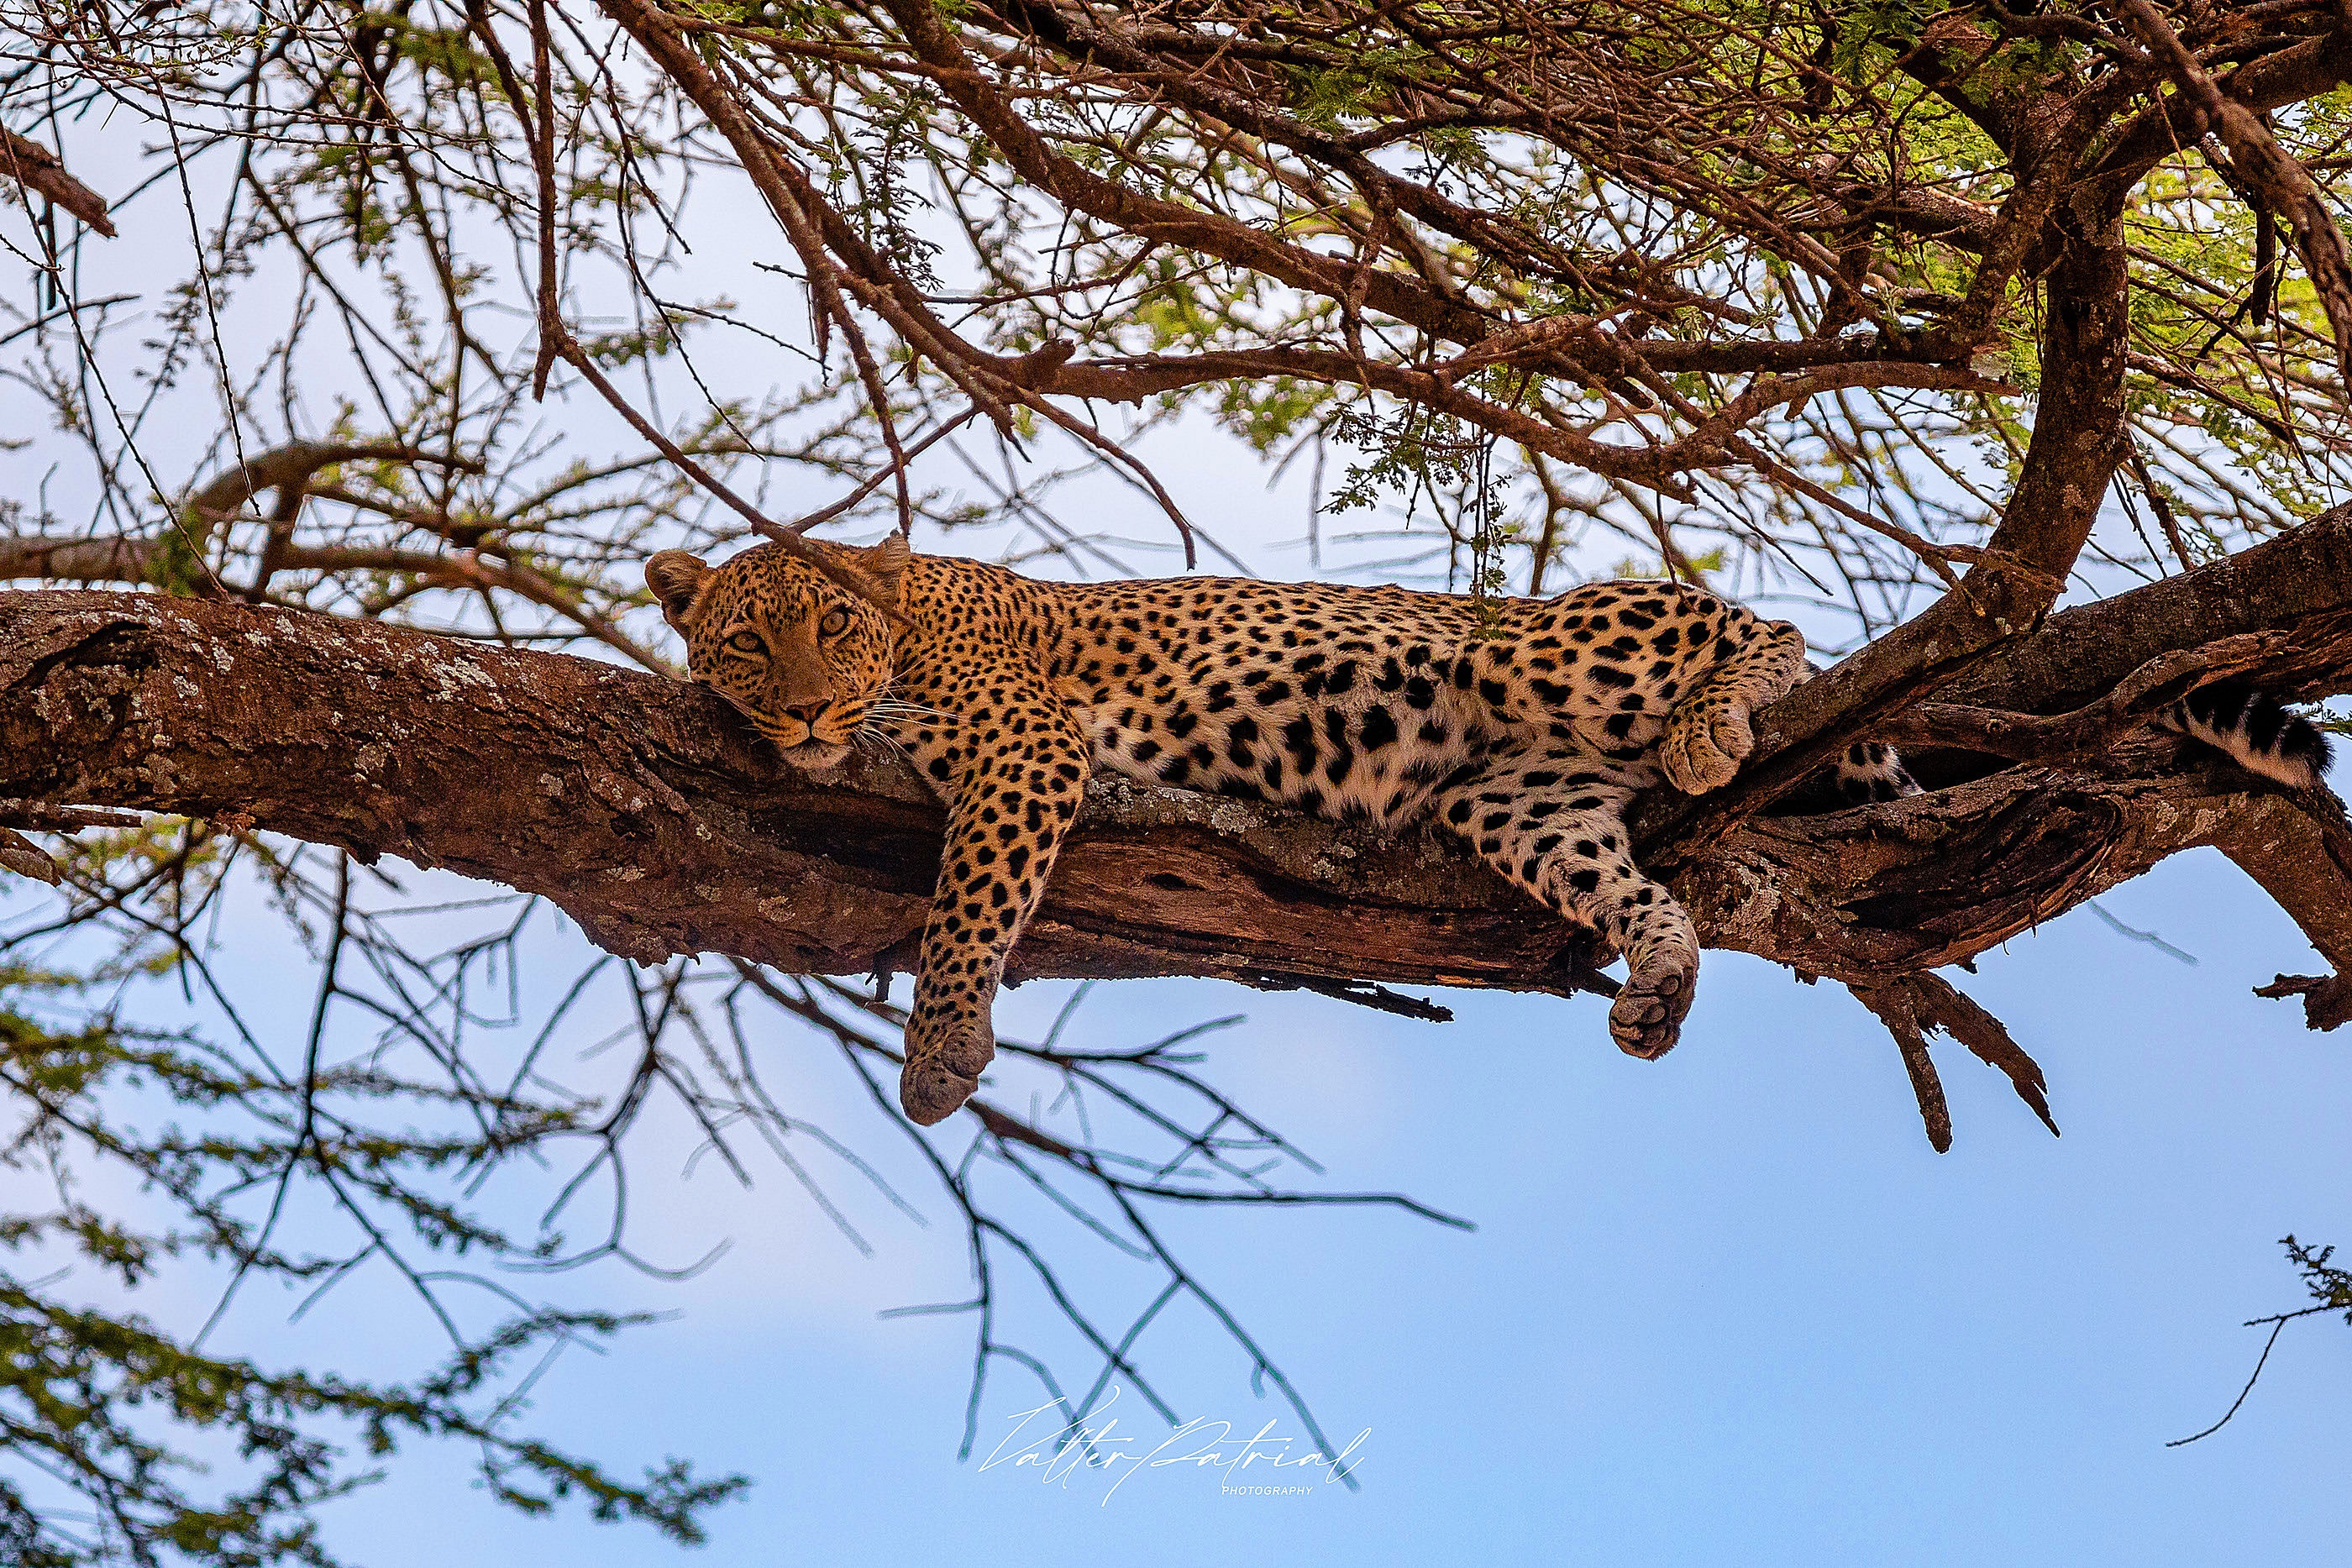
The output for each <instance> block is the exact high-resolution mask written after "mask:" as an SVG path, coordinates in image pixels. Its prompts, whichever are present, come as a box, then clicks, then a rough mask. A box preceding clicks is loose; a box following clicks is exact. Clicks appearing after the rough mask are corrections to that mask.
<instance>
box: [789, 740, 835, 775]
mask: <svg viewBox="0 0 2352 1568" xmlns="http://www.w3.org/2000/svg"><path fill="white" fill-rule="evenodd" d="M777 749H778V752H779V754H780V755H782V758H783V759H784V760H785V761H787V762H789V763H791V764H792V765H793V767H795V768H799V769H800V770H801V771H802V772H803V773H830V772H832V771H833V770H834V769H835V768H838V767H840V766H841V765H842V764H843V763H844V762H846V761H847V760H848V759H849V747H846V746H840V745H836V744H835V742H833V741H830V740H804V741H803V742H801V743H800V744H799V745H798V746H785V747H778V748H777Z"/></svg>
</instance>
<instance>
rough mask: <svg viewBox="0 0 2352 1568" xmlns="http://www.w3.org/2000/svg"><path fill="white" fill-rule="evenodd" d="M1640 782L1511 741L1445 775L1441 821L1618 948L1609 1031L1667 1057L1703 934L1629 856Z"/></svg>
mask: <svg viewBox="0 0 2352 1568" xmlns="http://www.w3.org/2000/svg"><path fill="white" fill-rule="evenodd" d="M1645 782H1647V774H1646V769H1643V770H1630V771H1629V770H1627V769H1624V768H1620V767H1618V766H1617V765H1615V764H1612V763H1610V762H1608V761H1605V760H1603V759H1602V758H1597V757H1595V756H1593V755H1592V754H1591V753H1590V752H1586V751H1582V750H1580V749H1577V748H1575V747H1562V746H1557V745H1553V746H1545V745H1538V746H1531V747H1511V748H1507V749H1506V750H1503V751H1500V752H1497V753H1496V754H1495V755H1493V756H1491V757H1489V758H1487V759H1486V762H1485V763H1484V764H1483V765H1482V766H1481V767H1480V768H1479V769H1478V771H1477V772H1475V774H1472V775H1470V776H1469V777H1466V778H1460V779H1454V780H1452V781H1449V782H1448V783H1447V785H1446V786H1445V787H1444V789H1441V790H1440V791H1439V792H1438V794H1437V796H1436V799H1435V802H1434V804H1435V807H1436V810H1437V820H1438V821H1440V822H1442V823H1443V824H1444V826H1445V827H1446V829H1447V830H1448V831H1451V832H1454V833H1455V834H1458V835H1460V836H1461V837H1462V838H1464V839H1466V840H1468V841H1470V843H1471V845H1472V846H1473V847H1474V848H1475V849H1476V850H1477V852H1478V854H1479V857H1480V858H1481V859H1483V860H1485V861H1486V863H1487V864H1489V865H1491V866H1493V867H1494V868H1495V869H1496V871H1498V872H1500V873H1503V875H1505V876H1507V877H1508V878H1509V879H1510V880H1511V881H1512V882H1514V883H1517V884H1518V885H1519V886H1520V887H1521V888H1523V889H1525V890H1526V891H1527V892H1528V893H1529V894H1533V895H1534V896H1535V897H1536V898H1537V899H1538V900H1539V901H1540V902H1542V903H1544V904H1549V905H1550V906H1551V907H1552V908H1553V909H1555V910H1557V911H1559V913H1560V915H1563V916H1565V917H1566V918H1567V919H1568V920H1570V921H1571V922H1573V923H1574V924H1576V925H1587V926H1591V928H1593V929H1594V930H1595V931H1597V932H1599V934H1600V936H1601V939H1602V940H1603V941H1605V942H1607V943H1608V944H1609V946H1612V947H1613V948H1615V949H1616V950H1617V951H1618V952H1619V953H1622V955H1624V957H1625V966H1626V971H1627V972H1626V977H1625V985H1624V988H1623V989H1622V990H1620V991H1619V992H1618V994H1617V999H1616V1001H1615V1002H1614V1003H1613V1004H1612V1005H1611V1007H1610V1009H1609V1033H1610V1035H1611V1037H1612V1039H1614V1040H1616V1041H1617V1045H1618V1048H1619V1049H1620V1050H1622V1051H1624V1052H1626V1053H1627V1054H1628V1055H1631V1056H1639V1057H1643V1058H1650V1057H1658V1056H1663V1055H1664V1054H1665V1053H1666V1051H1668V1050H1670V1049H1671V1048H1672V1047H1673V1045H1674V1043H1675V1039H1676V1038H1677V1037H1678V1036H1679V1035H1680V1033H1681V1031H1682V1022H1683V1018H1684V1015H1685V1014H1686V1013H1688V1012H1689V1011H1690V1005H1691V997H1692V995H1693V993H1694V991H1695V989H1696V986H1697V983H1698V936H1697V933H1696V931H1694V930H1693V929H1692V926H1691V921H1690V916H1689V915H1687V914H1685V912H1684V910H1683V907H1682V905H1681V904H1677V903H1675V896H1674V894H1671V893H1668V892H1667V891H1666V890H1665V889H1664V887H1661V886H1660V885H1659V884H1658V883H1654V882H1652V881H1651V880H1650V879H1649V878H1648V877H1646V876H1643V874H1642V872H1641V869H1640V868H1639V867H1638V866H1636V865H1635V864H1634V863H1633V838H1632V835H1631V834H1630V833H1628V832H1627V831H1626V830H1625V806H1626V803H1627V802H1628V801H1630V800H1632V799H1633V794H1634V791H1635V789H1637V788H1638V787H1639V786H1640V785H1642V784H1643V783H1645Z"/></svg>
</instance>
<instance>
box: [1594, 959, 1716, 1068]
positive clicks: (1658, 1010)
mask: <svg viewBox="0 0 2352 1568" xmlns="http://www.w3.org/2000/svg"><path fill="white" fill-rule="evenodd" d="M1697 988H1698V963H1697V961H1696V959H1687V958H1678V957H1664V958H1661V959H1659V960H1657V961H1655V962H1653V963H1652V964H1650V965H1649V966H1647V967H1643V968H1638V969H1635V970H1634V971H1633V974H1632V975H1631V976H1630V977H1627V979H1626V981H1625V986H1624V988H1623V989H1622V990H1621V991H1619V992H1618V993H1617V999H1616V1001H1615V1002H1613V1003H1612V1004H1611V1006H1610V1009H1609V1035H1610V1038H1611V1039H1612V1040H1615V1041H1616V1042H1617V1049H1618V1050H1620V1051H1623V1052H1624V1053H1625V1054H1626V1055H1628V1056H1638V1057H1640V1058H1641V1059H1642V1060H1643V1061H1656V1060H1657V1059H1658V1058H1659V1057H1661V1056H1664V1055H1665V1053H1666V1052H1668V1051H1672V1050H1673V1049H1674V1048H1675V1040H1677V1039H1679V1038H1681V1035H1682V1029H1683V1019H1684V1018H1685V1017H1686V1016H1687V1015H1688V1014H1689V1012H1690V1007H1691V998H1692V997H1693V995H1695V994H1696V991H1697Z"/></svg>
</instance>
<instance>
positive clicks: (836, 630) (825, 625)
mask: <svg viewBox="0 0 2352 1568" xmlns="http://www.w3.org/2000/svg"><path fill="white" fill-rule="evenodd" d="M816 629H817V631H818V632H822V633H823V634H824V635H825V636H827V637H838V636H840V635H841V634H842V633H843V632H846V631H848V630H849V612H848V611H846V610H835V611H833V612H829V613H828V614H827V615H826V616H825V618H824V620H822V621H820V622H817V623H816Z"/></svg>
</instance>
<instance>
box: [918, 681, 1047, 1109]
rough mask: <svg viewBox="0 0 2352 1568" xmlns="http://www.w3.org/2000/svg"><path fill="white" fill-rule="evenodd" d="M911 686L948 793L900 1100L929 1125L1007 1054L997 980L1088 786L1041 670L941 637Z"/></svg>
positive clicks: (929, 751) (922, 764)
mask: <svg viewBox="0 0 2352 1568" xmlns="http://www.w3.org/2000/svg"><path fill="white" fill-rule="evenodd" d="M925 664H926V665H927V667H929V668H930V669H934V670H943V671H945V672H946V674H944V675H943V676H941V677H939V678H934V679H931V680H928V681H924V682H922V683H920V684H919V685H918V686H917V688H916V690H915V691H914V693H913V694H912V695H918V696H919V698H920V699H921V700H922V701H923V702H925V703H927V704H929V706H932V707H934V708H936V709H938V710H940V717H941V720H942V722H940V723H937V724H931V723H928V722H927V723H926V724H925V725H924V727H923V728H922V730H921V732H920V733H919V734H917V735H914V736H912V737H908V747H907V748H908V754H909V756H910V757H911V758H913V760H914V762H915V763H916V765H917V767H918V768H921V769H922V770H923V772H924V774H925V776H926V777H927V778H929V779H930V781H931V783H932V784H933V786H934V787H935V788H937V789H938V790H939V792H940V794H941V795H942V796H943V797H945V798H946V800H947V801H948V830H947V843H946V847H945V848H944V850H943V851H942V852H941V853H940V879H939V885H938V888H937V890H936V891H935V892H934V894H932V898H931V913H930V918H929V921H928V922H927V923H926V924H925V925H924V927H923V947H922V957H921V963H920V968H919V972H918V974H917V975H916V977H915V1006H914V1012H913V1014H912V1015H911V1016H910V1017H909V1018H908V1020H907V1032H906V1039H907V1064H906V1067H905V1069H904V1071H901V1072H900V1074H899V1078H898V1101H899V1103H900V1104H901V1105H903V1106H905V1107H906V1112H907V1114H908V1116H909V1117H911V1118H912V1119H913V1120H915V1121H916V1122H919V1123H920V1124H923V1125H925V1126H929V1125H930V1124H932V1123H934V1122H938V1121H940V1120H941V1119H943V1118H944V1117H946V1116H947V1115H948V1114H949V1113H950V1112H952V1111H954V1110H955V1109H956V1107H958V1106H959V1105H961V1104H962V1103H964V1101H965V1100H966V1099H968V1098H970V1097H971V1092H972V1091H973V1090H974V1089H976V1088H978V1087H979V1086H980V1074H981V1072H982V1071H983V1070H984V1069H985V1068H986V1067H987V1066H988V1064H989V1062H990V1061H992V1059H993V1058H994V1057H995V1055H996V1027H995V1022H994V1019H993V1016H992V1015H993V1010H994V1003H995V1000H996V989H997V985H998V982H999V981H1000V980H1001V979H1002V978H1003V974H1004V961H1005V957H1006V956H1007V955H1008V954H1009V953H1010V952H1011V951H1012V949H1013V942H1014V941H1015V940H1017V939H1018V938H1019V936H1020V935H1021V931H1022V927H1024V925H1027V924H1028V921H1029V916H1030V915H1032V914H1034V912H1035V910H1036V908H1037V904H1038V900H1039V899H1040V898H1041V897H1042V896H1043V895H1044V894H1045V879H1046V877H1047V876H1048V875H1049V874H1050V873H1052V871H1053V869H1054V859H1055V855H1056V854H1058V853H1059V852H1060V851H1061V847H1062V840H1063V839H1064V837H1065V836H1066V834H1067V833H1068V831H1069V828H1070V824H1071V823H1072V822H1073V821H1076V818H1077V814H1078V806H1079V803H1080V802H1081V800H1084V798H1085V795H1086V787H1087V747H1086V742H1085V739H1084V737H1082V736H1081V735H1080V733H1079V731H1078V728H1077V726H1076V724H1075V723H1074V722H1073V721H1072V720H1071V718H1070V716H1069V714H1068V712H1067V710H1066V709H1065V708H1064V707H1063V706H1062V704H1061V700H1060V699H1059V698H1058V697H1056V696H1055V695H1054V694H1053V692H1052V690H1051V689H1050V688H1049V687H1048V686H1047V685H1046V684H1045V679H1044V677H1043V676H1042V675H1040V674H1038V673H1037V672H1035V671H1034V670H1032V669H1029V668H1028V667H1026V666H1025V665H1024V664H1021V663H1019V662H1018V660H1017V658H1016V657H1015V656H1014V655H1013V654H1012V653H1009V652H1007V651H1005V650H1001V649H996V648H992V647H988V646H985V645H980V646H968V647H961V648H955V649H945V648H942V649H939V650H936V651H935V652H934V654H933V656H932V657H931V658H929V659H927V660H926V661H925Z"/></svg>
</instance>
